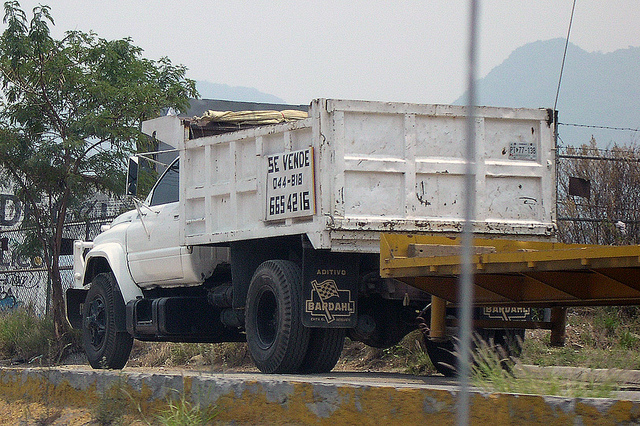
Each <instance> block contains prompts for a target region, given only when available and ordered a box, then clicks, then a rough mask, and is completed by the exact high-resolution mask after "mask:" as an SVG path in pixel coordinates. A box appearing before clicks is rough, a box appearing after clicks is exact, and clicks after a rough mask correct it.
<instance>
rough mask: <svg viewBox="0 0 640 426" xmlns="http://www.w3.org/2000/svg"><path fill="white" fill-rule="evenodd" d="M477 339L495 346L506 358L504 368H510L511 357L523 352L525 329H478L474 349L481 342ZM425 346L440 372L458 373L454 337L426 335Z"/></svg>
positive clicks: (492, 346) (453, 374)
mask: <svg viewBox="0 0 640 426" xmlns="http://www.w3.org/2000/svg"><path fill="white" fill-rule="evenodd" d="M477 339H481V340H483V341H484V342H485V343H486V344H487V347H489V348H493V350H494V351H495V352H496V353H497V355H498V356H500V358H501V359H502V358H505V362H501V365H502V367H503V368H504V369H506V370H509V369H510V368H511V365H512V364H511V363H510V362H509V359H510V358H512V357H518V356H520V354H521V353H522V344H521V343H522V340H523V339H524V329H521V330H518V329H506V330H500V329H497V330H494V329H482V328H481V329H478V330H476V334H475V337H474V340H473V341H472V342H471V350H472V351H474V350H475V349H476V347H477V346H476V345H477V344H478V342H479V340H477ZM424 346H425V349H426V350H427V354H428V355H429V358H430V359H431V363H432V364H433V366H434V367H435V369H436V371H438V373H440V374H442V375H443V376H446V377H453V376H455V375H456V374H457V368H458V366H457V362H458V359H457V358H458V355H457V347H456V345H455V343H454V341H453V340H452V339H448V340H443V341H442V340H430V339H429V338H428V337H426V336H425V337H424Z"/></svg>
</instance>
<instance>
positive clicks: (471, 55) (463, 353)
mask: <svg viewBox="0 0 640 426" xmlns="http://www.w3.org/2000/svg"><path fill="white" fill-rule="evenodd" d="M478 7H479V0H471V1H470V14H469V52H468V61H469V70H468V71H469V74H468V82H467V83H468V90H467V93H468V98H467V121H466V138H467V141H466V142H467V143H466V167H465V194H464V228H463V231H462V236H461V240H462V256H461V262H462V265H461V268H462V269H461V274H460V302H461V306H460V311H461V314H460V357H459V359H458V373H459V380H460V382H459V383H460V384H459V389H460V390H459V398H458V424H459V425H468V424H469V411H470V410H469V381H470V374H471V331H472V330H471V325H472V324H471V320H472V318H471V313H472V312H471V305H472V303H473V269H472V266H473V265H472V263H471V261H472V256H473V221H474V220H475V210H476V199H475V198H476V146H475V145H476V129H475V126H476V111H475V105H476V91H475V80H476V61H477V57H476V51H477V38H478V37H477V32H478Z"/></svg>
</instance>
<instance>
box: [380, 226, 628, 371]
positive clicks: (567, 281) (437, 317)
mask: <svg viewBox="0 0 640 426" xmlns="http://www.w3.org/2000/svg"><path fill="white" fill-rule="evenodd" d="M460 251H461V247H460V238H450V237H444V236H429V235H417V234H412V235H407V234H391V233H387V234H382V235H381V238H380V274H381V276H382V277H383V278H394V279H397V280H400V281H403V282H405V283H407V284H409V285H411V286H413V287H416V288H419V289H420V290H423V291H425V292H427V293H429V294H431V295H432V302H431V306H430V323H429V324H428V328H429V339H427V340H431V341H438V340H443V339H446V337H447V336H446V334H447V333H446V327H447V326H455V323H456V320H455V319H447V317H446V308H447V307H455V306H456V304H457V303H458V299H459V295H458V285H459V279H458V276H459V274H460V269H461V265H460V263H461V260H460ZM472 262H473V270H474V278H473V291H474V297H473V301H474V306H484V307H497V308H500V307H502V308H505V307H509V308H512V307H516V308H517V307H545V308H552V309H551V318H550V319H549V320H547V321H505V320H499V319H497V320H496V319H490V320H474V327H476V328H493V329H500V328H520V329H522V328H543V329H550V330H551V343H552V344H557V345H561V344H563V342H564V328H565V323H566V307H570V306H595V305H640V245H638V246H600V245H584V244H562V243H554V242H539V241H515V240H505V239H475V240H474V255H473V259H472ZM509 308H508V309H509ZM430 355H431V354H430ZM434 364H435V362H434Z"/></svg>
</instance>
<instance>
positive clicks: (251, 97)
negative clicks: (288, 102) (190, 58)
mask: <svg viewBox="0 0 640 426" xmlns="http://www.w3.org/2000/svg"><path fill="white" fill-rule="evenodd" d="M196 87H197V89H198V92H199V93H200V98H202V99H224V100H233V101H244V102H266V103H274V104H283V103H285V102H284V101H283V100H282V99H280V98H278V97H277V96H273V95H270V94H268V93H262V92H260V91H259V90H257V89H254V88H252V87H242V86H236V87H233V86H228V85H226V84H218V83H210V82H208V81H196Z"/></svg>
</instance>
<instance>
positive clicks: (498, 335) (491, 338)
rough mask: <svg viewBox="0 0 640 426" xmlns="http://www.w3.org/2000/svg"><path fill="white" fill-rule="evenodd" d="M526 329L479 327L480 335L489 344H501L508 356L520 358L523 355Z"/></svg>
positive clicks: (502, 350)
mask: <svg viewBox="0 0 640 426" xmlns="http://www.w3.org/2000/svg"><path fill="white" fill-rule="evenodd" d="M524 335H525V330H524V329H517V328H508V329H490V328H485V329H479V330H478V336H479V337H480V338H481V339H482V340H484V341H485V342H486V343H487V344H488V345H489V346H500V347H501V348H502V349H501V352H503V353H504V355H506V356H508V357H514V358H518V357H519V356H520V355H522V342H524Z"/></svg>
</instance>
